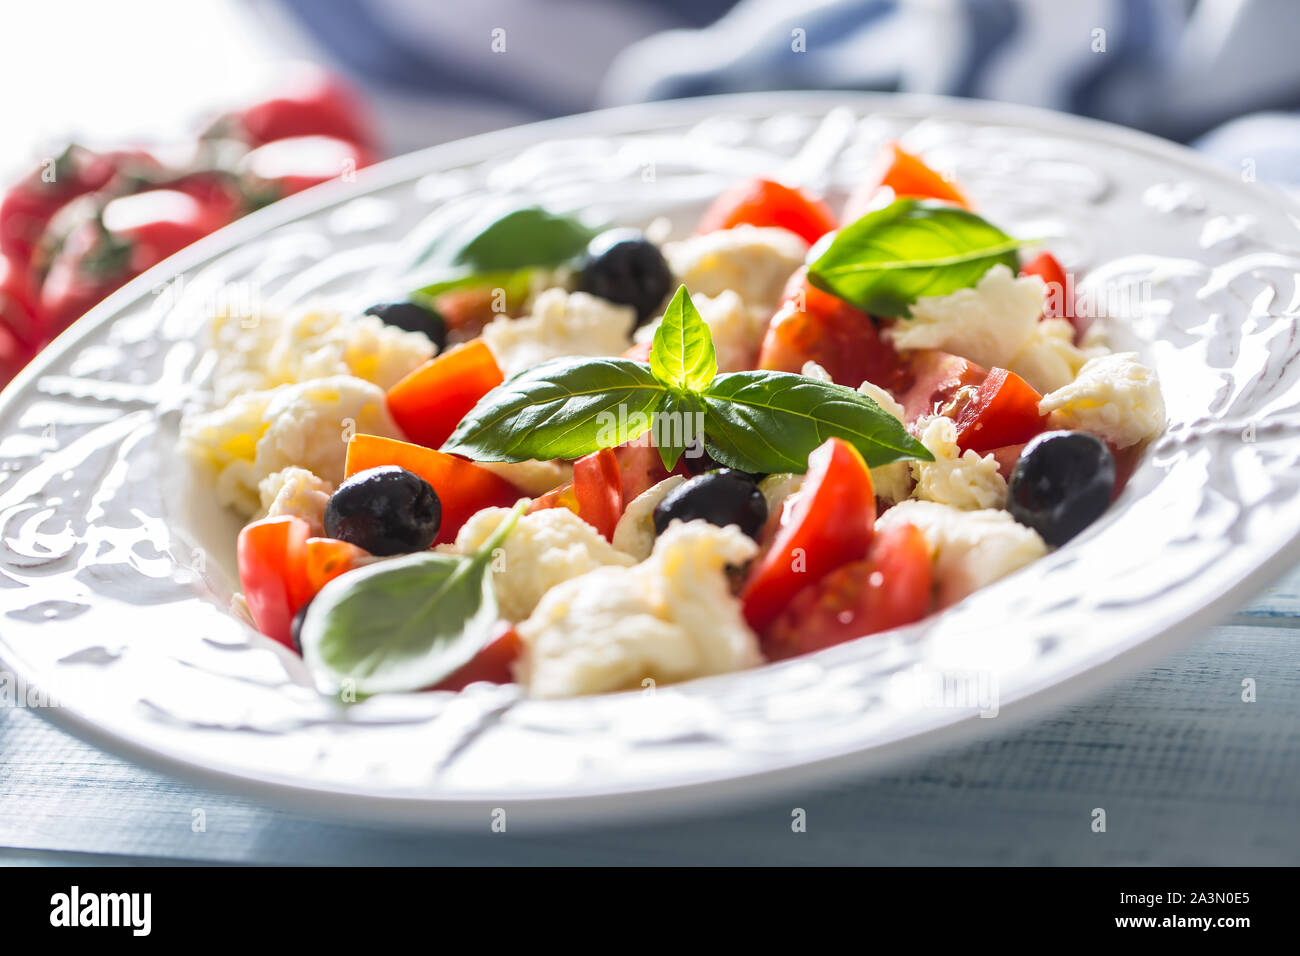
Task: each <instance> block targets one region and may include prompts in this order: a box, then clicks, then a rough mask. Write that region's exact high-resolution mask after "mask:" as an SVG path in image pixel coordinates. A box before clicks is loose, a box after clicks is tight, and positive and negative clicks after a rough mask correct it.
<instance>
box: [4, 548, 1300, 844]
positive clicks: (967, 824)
mask: <svg viewBox="0 0 1300 956" xmlns="http://www.w3.org/2000/svg"><path fill="white" fill-rule="evenodd" d="M1297 638H1300V573H1296V574H1293V575H1292V576H1291V577H1289V578H1288V579H1286V580H1284V581H1283V582H1281V583H1280V584H1278V585H1277V586H1275V587H1273V588H1271V589H1269V590H1268V591H1267V592H1265V593H1264V594H1262V595H1261V596H1260V597H1259V598H1257V599H1256V600H1255V601H1254V602H1252V603H1251V604H1249V605H1248V606H1247V607H1246V608H1244V609H1243V610H1242V611H1241V612H1240V613H1238V614H1237V615H1236V616H1235V617H1234V618H1233V619H1232V620H1231V621H1230V622H1229V623H1227V624H1225V625H1223V626H1221V627H1218V628H1215V629H1213V630H1212V631H1210V632H1208V633H1205V634H1202V635H1198V636H1196V637H1195V638H1194V639H1192V640H1191V641H1190V642H1189V643H1188V644H1187V645H1186V646H1185V647H1184V648H1183V649H1182V650H1181V651H1179V652H1178V653H1176V654H1175V655H1173V656H1172V657H1170V658H1169V659H1168V660H1166V661H1163V662H1162V663H1160V664H1159V665H1158V666H1156V667H1153V668H1150V669H1149V670H1146V671H1144V672H1142V673H1139V674H1135V675H1133V676H1131V677H1129V678H1126V679H1124V680H1121V681H1119V682H1117V683H1116V684H1115V685H1114V686H1113V687H1112V688H1111V689H1109V690H1108V691H1107V692H1105V693H1103V694H1101V695H1099V696H1097V697H1094V698H1092V699H1090V700H1088V701H1086V702H1084V703H1080V704H1076V705H1071V706H1067V707H1063V708H1062V709H1060V710H1059V711H1058V712H1056V713H1054V714H1052V715H1051V716H1049V717H1047V718H1045V719H1042V720H1039V721H1037V722H1036V723H1032V724H1027V725H1023V726H1020V727H1017V728H1013V729H1010V730H1001V731H998V729H997V728H996V727H992V728H990V729H991V730H992V731H994V734H993V735H991V736H988V737H986V738H985V739H984V740H982V741H981V742H978V743H975V744H971V745H967V746H963V747H960V748H957V749H952V750H948V751H944V752H941V753H936V754H931V755H927V756H926V757H924V758H920V759H918V760H916V761H914V762H912V763H910V764H906V765H899V766H897V767H895V768H893V770H892V771H891V772H888V773H885V774H878V775H876V776H873V777H868V778H863V779H859V780H857V781H854V782H851V783H848V784H845V785H842V786H840V787H837V788H834V789H830V790H822V791H810V792H809V793H806V794H798V795H797V796H796V797H794V798H792V799H790V798H788V799H784V800H781V801H776V802H772V801H769V802H766V803H762V804H758V805H748V806H744V807H737V808H735V809H732V810H730V811H728V812H725V813H722V814H714V815H710V816H708V817H703V816H701V817H694V818H683V819H677V820H673V821H669V822H655V823H647V824H642V825H637V826H623V827H618V828H615V829H604V830H599V831H586V832H564V833H554V834H548V835H544V836H537V835H518V834H512V833H505V834H492V833H488V832H484V833H482V834H459V835H440V834H428V833H410V832H401V831H395V830H389V829H382V828H372V827H366V826H356V825H349V824H340V823H337V822H330V821H323V820H318V819H313V818H311V817H309V816H306V815H303V814H298V813H289V812H285V811H282V810H276V809H271V808H268V807H264V806H259V805H257V804H256V803H252V802H249V801H248V800H244V799H240V798H237V797H232V796H230V795H227V794H222V793H216V792H212V791H209V790H205V789H202V788H196V787H194V786H192V785H190V784H188V783H185V782H182V781H178V780H175V779H171V778H168V777H165V776H161V775H159V774H157V773H154V772H152V771H148V770H144V769H141V768H139V767H136V766H133V765H132V764H130V763H127V762H125V761H122V760H120V759H118V758H116V757H113V756H109V755H108V754H105V753H102V752H100V751H98V750H96V749H95V748H93V747H90V746H88V745H86V744H84V743H81V742H80V741H78V740H76V739H74V738H72V737H69V736H68V735H66V734H64V733H62V732H61V731H59V730H57V729H55V728H54V727H53V726H51V725H50V724H48V723H47V722H46V721H45V720H44V719H43V718H41V717H40V716H39V715H38V714H37V713H34V712H30V711H25V710H17V709H7V708H6V709H0V862H6V863H25V864H52V865H58V864H85V863H97V862H103V863H156V862H192V861H205V862H221V863H404V864H417V863H423V864H485V863H517V864H533V863H552V864H583V863H643V864H667V863H680V864H724V863H735V864H745V863H787V864H815V863H838V864H855V863H874V864H932V863H934V864H939V863H946V864H1073V863H1086V864H1097V863H1119V864H1175V865H1177V864H1292V865H1294V864H1298V863H1300V653H1297V643H1296V642H1297ZM1247 677H1251V678H1254V679H1255V681H1256V685H1257V688H1258V690H1257V700H1256V701H1255V702H1254V703H1245V702H1243V701H1242V698H1241V691H1242V680H1243V679H1244V678H1247ZM988 723H990V724H994V723H996V722H994V721H989V722H988ZM792 806H800V807H803V808H804V809H805V810H806V811H807V831H806V832H805V833H794V832H792V830H791V827H790V819H791V817H790V812H791V807H792ZM1095 807H1104V808H1105V809H1106V812H1107V830H1106V832H1105V833H1094V832H1093V831H1092V828H1091V825H1090V824H1091V822H1092V810H1093V808H1095ZM199 808H201V809H203V811H204V815H205V817H206V824H207V829H206V832H202V833H195V832H193V829H192V827H191V822H192V820H193V819H194V811H195V810H196V809H199ZM485 830H486V828H485Z"/></svg>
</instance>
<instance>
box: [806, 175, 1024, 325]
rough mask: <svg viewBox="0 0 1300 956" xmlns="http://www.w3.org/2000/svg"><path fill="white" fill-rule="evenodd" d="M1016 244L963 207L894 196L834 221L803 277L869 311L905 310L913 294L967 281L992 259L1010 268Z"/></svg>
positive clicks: (954, 286)
mask: <svg viewBox="0 0 1300 956" xmlns="http://www.w3.org/2000/svg"><path fill="white" fill-rule="evenodd" d="M1019 245H1020V242H1019V241H1018V240H1016V239H1013V238H1012V237H1011V236H1009V235H1007V234H1006V233H1005V232H1003V231H1002V230H1001V229H999V228H997V227H996V226H994V225H992V224H991V223H989V222H987V221H985V220H984V219H982V218H980V217H979V216H977V215H975V213H973V212H970V211H969V210H966V209H962V208H960V207H958V206H951V205H947V204H945V203H938V202H932V201H928V200H920V199H899V200H895V201H894V202H893V203H891V204H890V205H888V206H886V207H885V208H884V209H880V210H877V211H876V212H873V213H868V214H867V215H865V216H863V217H862V218H861V219H859V220H858V221H857V222H854V223H851V224H850V225H847V226H845V227H844V228H842V229H840V231H839V232H838V233H836V234H835V237H834V239H833V240H832V241H831V242H830V244H829V245H828V246H827V247H826V248H825V251H822V252H821V253H820V254H819V255H817V257H816V258H815V259H814V260H813V261H812V262H811V263H810V264H809V265H808V279H809V281H810V282H812V284H813V285H815V286H817V288H819V289H822V290H824V291H826V292H830V293H831V294H833V295H836V296H839V297H840V298H841V299H844V300H845V301H846V302H849V303H851V304H853V305H855V306H857V307H858V308H860V309H863V310H864V311H866V312H870V313H871V314H872V315H878V316H895V317H898V316H905V315H907V314H908V310H909V308H910V306H911V305H912V303H913V302H915V301H916V300H917V299H919V298H920V297H921V296H929V295H947V294H949V293H950V292H956V291H957V290H958V289H965V288H969V287H970V286H973V285H975V283H976V282H978V281H979V280H980V279H981V278H982V277H983V275H984V273H986V272H987V271H988V270H989V269H990V268H992V267H993V266H995V265H997V264H999V263H1002V264H1005V265H1007V266H1009V267H1010V268H1011V270H1012V271H1013V272H1015V271H1016V270H1017V269H1018V268H1019V261H1018V258H1017V254H1016V250H1017V248H1018V247H1019ZM817 251H818V250H817V248H816V247H815V248H814V249H813V252H814V253H816V252H817Z"/></svg>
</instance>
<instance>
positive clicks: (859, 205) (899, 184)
mask: <svg viewBox="0 0 1300 956" xmlns="http://www.w3.org/2000/svg"><path fill="white" fill-rule="evenodd" d="M907 197H913V198H917V199H939V200H943V201H944V202H950V203H954V204H956V205H958V206H961V207H963V208H965V209H970V208H972V207H971V203H970V200H969V199H967V198H966V195H965V193H963V192H962V191H961V189H960V188H959V187H958V186H957V184H956V183H952V182H949V181H948V180H946V179H944V178H943V177H942V176H941V175H939V174H938V173H937V172H935V171H934V170H933V169H931V168H930V167H929V166H927V165H926V163H925V161H924V160H922V159H921V158H920V157H919V156H915V155H913V154H912V153H909V152H907V151H906V150H905V149H903V148H902V147H901V146H899V145H898V143H888V144H886V145H885V147H884V148H883V149H882V150H881V151H880V155H879V156H877V157H876V162H875V166H874V168H873V170H872V173H871V174H870V175H868V176H867V178H866V179H864V180H863V181H862V183H861V184H860V185H858V187H857V188H856V189H854V190H853V193H852V194H851V195H850V196H849V201H848V202H847V203H846V204H845V207H844V221H845V222H846V223H847V222H854V221H855V220H857V219H860V218H862V217H863V216H865V215H866V214H867V213H868V212H871V211H873V210H875V209H880V208H883V207H884V206H887V205H889V203H890V202H893V200H894V199H903V198H907Z"/></svg>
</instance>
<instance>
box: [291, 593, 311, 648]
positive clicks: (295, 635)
mask: <svg viewBox="0 0 1300 956" xmlns="http://www.w3.org/2000/svg"><path fill="white" fill-rule="evenodd" d="M309 607H311V601H308V602H307V603H306V604H304V605H303V606H302V607H300V608H298V613H297V614H295V615H294V616H293V620H292V621H290V622H289V640H291V641H292V642H293V649H294V650H295V651H297V652H298V656H299V657H301V656H302V622H303V620H304V619H305V618H306V617H307V608H309Z"/></svg>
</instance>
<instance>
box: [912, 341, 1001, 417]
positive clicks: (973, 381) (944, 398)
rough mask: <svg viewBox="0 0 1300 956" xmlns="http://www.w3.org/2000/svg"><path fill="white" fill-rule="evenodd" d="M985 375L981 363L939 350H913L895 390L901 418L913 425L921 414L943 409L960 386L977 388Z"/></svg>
mask: <svg viewBox="0 0 1300 956" xmlns="http://www.w3.org/2000/svg"><path fill="white" fill-rule="evenodd" d="M987 374H988V372H986V371H985V370H984V368H983V367H982V366H979V365H976V364H975V363H974V362H971V361H969V360H967V359H964V358H961V357H960V356H957V355H952V354H951V353H948V352H941V351H939V350H938V349H916V350H914V351H911V352H909V353H908V355H907V360H906V361H905V362H904V363H903V365H902V367H901V368H900V372H899V378H898V381H899V383H900V384H899V387H898V388H897V389H896V390H895V394H896V396H897V398H898V402H899V404H900V405H902V406H903V420H904V421H905V422H906V423H907V424H909V425H910V424H912V423H913V422H915V421H916V420H917V419H918V418H921V417H922V416H924V415H934V414H936V413H938V412H941V411H943V410H945V409H946V408H947V407H948V406H949V405H951V404H952V403H953V402H954V401H955V400H956V399H957V398H958V397H959V393H961V391H962V389H972V390H973V389H976V388H978V387H979V386H980V384H981V383H982V382H983V381H984V378H985V376H986V375H987Z"/></svg>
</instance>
